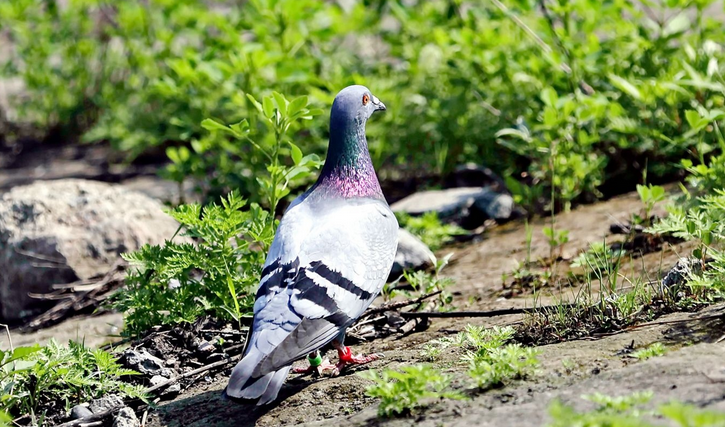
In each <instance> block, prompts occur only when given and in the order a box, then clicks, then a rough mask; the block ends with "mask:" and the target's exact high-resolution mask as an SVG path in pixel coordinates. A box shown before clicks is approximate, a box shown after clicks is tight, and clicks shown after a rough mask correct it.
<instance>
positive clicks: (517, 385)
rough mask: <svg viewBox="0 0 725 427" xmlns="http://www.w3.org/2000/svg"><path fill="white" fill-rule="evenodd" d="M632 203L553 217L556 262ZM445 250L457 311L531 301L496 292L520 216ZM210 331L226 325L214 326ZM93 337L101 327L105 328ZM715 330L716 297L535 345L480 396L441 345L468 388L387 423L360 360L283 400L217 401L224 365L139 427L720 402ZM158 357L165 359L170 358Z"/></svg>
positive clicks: (638, 267) (634, 263) (659, 257)
mask: <svg viewBox="0 0 725 427" xmlns="http://www.w3.org/2000/svg"><path fill="white" fill-rule="evenodd" d="M640 208H641V205H640V202H639V199H638V197H637V195H636V194H627V195H624V196H621V197H617V198H614V199H612V200H609V201H606V202H602V203H598V204H595V205H590V206H583V207H580V208H578V209H575V210H574V211H572V212H571V213H568V214H563V215H560V216H559V217H558V224H560V227H562V228H566V229H568V230H569V231H570V234H569V238H570V241H569V243H567V244H566V245H565V246H564V248H563V250H562V253H561V258H562V259H563V260H564V261H562V262H561V265H567V264H568V261H567V260H568V259H570V258H572V257H573V256H575V255H576V253H578V252H579V251H581V250H583V249H585V248H586V247H587V246H588V244H589V243H591V242H598V241H602V239H603V238H605V237H606V238H607V241H608V242H611V241H613V239H615V240H616V236H612V235H611V233H610V224H612V223H624V222H626V220H627V219H628V218H629V217H630V215H631V214H632V213H635V212H638V211H639V209H640ZM545 225H546V221H545V220H541V221H538V222H535V223H534V224H533V229H534V230H533V235H532V236H533V238H532V241H531V244H530V250H531V254H532V255H531V256H532V259H539V258H546V257H548V256H549V245H548V243H547V242H546V240H545V238H544V237H543V234H542V232H541V229H542V227H544V226H545ZM448 252H453V253H454V255H453V258H452V262H451V265H449V266H448V267H447V268H446V269H445V270H444V275H447V276H450V277H453V278H455V280H456V285H455V286H454V287H453V288H452V291H453V292H454V304H455V305H456V309H457V310H495V309H503V308H512V307H531V306H532V305H533V304H534V302H533V299H532V297H531V293H530V291H527V289H525V288H523V289H521V290H520V291H519V292H517V296H514V297H509V298H506V297H504V296H509V295H511V294H510V293H507V292H506V290H505V289H504V277H503V276H504V275H505V274H506V273H511V272H512V271H513V270H514V269H516V267H517V265H518V263H519V262H521V261H522V260H523V259H524V258H525V257H526V255H527V252H528V249H527V245H526V241H525V231H524V226H523V224H522V223H520V222H513V223H509V224H507V225H504V226H500V227H497V228H494V229H493V230H491V231H488V232H486V233H484V234H483V235H482V237H481V241H479V242H476V243H467V244H460V245H458V246H455V247H453V248H450V247H449V248H445V249H443V250H442V251H440V253H439V255H442V254H445V253H448ZM688 252H689V248H688V245H687V244H674V245H670V244H666V243H665V244H663V245H662V246H661V250H659V251H654V252H651V253H649V254H646V255H644V256H643V257H634V258H632V259H630V260H628V261H626V262H625V264H624V265H623V267H622V268H621V271H622V272H623V274H624V275H625V276H628V277H635V276H638V275H642V274H643V273H644V274H646V275H647V276H649V277H652V278H653V280H656V279H657V278H659V277H662V274H663V273H664V272H666V271H667V270H669V268H670V267H671V266H672V265H673V264H674V263H675V262H676V260H677V259H678V258H679V256H680V255H683V254H686V253H688ZM643 266H646V268H645V267H643ZM643 269H645V270H646V271H643ZM507 280H508V279H507ZM578 291H579V288H577V287H571V286H563V285H561V284H558V285H556V286H552V287H550V288H548V289H544V290H543V292H542V296H541V297H540V299H539V301H538V303H539V304H548V303H550V302H553V301H556V300H558V299H560V298H562V297H563V298H565V299H571V298H572V297H573V296H574V295H576V294H577V292H578ZM378 303H380V301H378ZM108 319H109V320H113V319H115V318H108ZM521 319H522V318H521V316H520V315H508V316H499V317H492V318H485V319H484V318H455V319H438V320H434V321H433V322H432V323H431V325H430V327H429V328H428V329H427V330H425V331H422V332H414V333H410V334H408V335H406V336H403V337H400V336H391V337H388V338H385V339H378V340H373V341H371V342H367V343H362V344H358V345H356V346H355V350H356V351H362V352H383V353H384V354H385V356H386V357H385V358H384V359H382V360H380V361H376V362H374V363H372V364H371V365H369V366H368V367H369V368H372V369H380V368H383V367H391V368H397V367H401V366H404V365H407V364H412V363H418V362H422V361H423V359H422V357H421V354H420V352H421V349H422V347H423V345H424V344H425V343H428V342H430V341H431V340H433V339H436V338H440V337H444V336H450V335H451V334H455V333H457V332H459V331H461V330H462V329H463V328H464V327H465V325H466V324H469V323H472V324H477V325H486V326H490V325H514V324H517V323H518V322H521ZM105 320H106V319H105V318H104V321H105ZM99 323H100V321H99V319H95V318H94V319H85V320H83V319H80V320H79V319H75V320H71V322H70V323H68V322H66V323H64V324H61V325H59V326H56V329H55V330H54V331H53V332H52V333H54V334H58V333H60V331H62V330H63V328H64V325H70V326H68V327H67V328H66V332H67V333H69V335H68V337H69V338H73V337H74V334H81V335H82V334H83V333H84V332H83V331H85V330H86V328H87V327H88V325H98V324H99ZM216 327H217V328H222V329H223V326H222V325H217V326H216ZM208 329H209V327H207V330H208ZM212 329H213V328H212ZM91 334H95V335H102V334H103V331H97V332H92V333H91ZM723 334H725V305H724V304H720V305H714V306H710V307H707V308H705V309H703V310H700V311H698V312H693V313H673V314H669V315H665V316H662V317H659V318H657V319H655V320H653V321H652V322H649V323H647V324H642V325H638V326H636V327H630V328H628V329H625V330H623V331H620V332H617V333H603V334H599V335H597V336H595V337H591V338H588V339H579V340H574V341H568V342H563V343H556V344H549V345H544V346H540V347H539V350H540V351H541V353H540V355H539V357H538V359H539V361H540V368H539V371H538V373H537V374H536V375H535V376H533V377H532V378H529V379H527V380H525V381H518V382H514V383H511V384H509V385H507V386H506V387H503V388H499V389H495V390H490V391H487V392H483V393H479V392H476V391H475V390H473V389H472V388H471V386H470V385H469V384H468V382H467V379H466V376H465V370H466V368H465V366H463V365H460V364H459V363H457V358H454V357H453V355H451V354H446V353H444V354H443V356H442V357H441V358H440V359H439V360H438V361H437V362H434V364H435V365H436V366H437V367H438V368H440V369H441V370H443V371H444V372H448V373H450V374H452V375H453V376H454V378H455V381H454V387H455V388H457V389H459V390H463V391H466V392H467V393H468V394H469V395H470V399H469V400H464V401H456V400H443V401H438V402H430V403H431V405H430V406H429V407H428V408H426V409H425V410H423V411H421V412H420V413H419V414H417V415H416V416H413V417H404V418H395V419H389V420H382V419H379V418H378V417H377V416H376V402H375V400H374V399H372V398H369V397H366V396H365V393H364V390H365V387H366V384H368V383H367V381H366V380H363V379H362V378H360V377H358V376H357V375H355V372H356V371H359V370H362V369H367V368H368V367H365V368H357V369H354V370H352V371H350V372H345V373H343V375H341V376H339V377H336V378H322V379H311V378H309V377H306V378H291V379H290V380H289V382H288V384H287V385H286V386H285V387H284V388H283V391H282V395H281V397H280V400H279V402H278V403H276V404H275V405H273V406H270V407H264V408H257V407H250V406H246V405H240V404H236V403H233V402H230V401H227V400H224V399H222V397H221V391H222V390H223V388H224V386H225V384H226V377H227V375H228V373H229V372H228V371H229V370H230V369H227V370H226V371H224V372H220V373H218V374H210V375H207V374H199V375H196V376H194V377H193V380H190V381H188V382H186V383H185V387H188V388H186V389H185V390H182V391H181V392H180V393H179V394H173V393H172V394H167V395H166V396H162V398H161V399H160V400H159V401H158V402H157V407H156V408H154V409H150V410H149V411H148V413H147V414H146V425H149V426H205V427H207V426H241V425H259V426H276V425H340V424H345V425H353V426H370V425H382V424H386V425H413V424H416V425H423V426H439V425H456V426H458V425H462V426H465V425H491V426H498V425H522V426H540V425H543V424H544V423H545V422H546V419H547V418H546V417H547V415H546V414H547V408H548V406H549V404H550V403H551V402H552V401H553V400H554V399H560V400H561V401H563V402H565V403H568V404H572V405H574V406H575V407H577V408H579V409H586V408H588V407H590V406H591V403H588V402H587V401H585V400H583V399H581V395H584V394H590V393H593V392H600V393H604V394H608V395H624V394H629V393H631V392H633V391H639V390H652V391H654V398H653V402H652V404H656V403H660V402H665V401H667V400H670V399H677V400H680V401H684V402H688V403H692V404H695V405H697V406H701V407H708V408H713V409H718V410H725V341H724V340H722V339H721V337H722V336H723ZM47 336H48V332H47V331H40V332H39V333H35V335H17V336H16V340H17V341H21V342H32V341H33V340H42V339H43V338H45V337H47ZM179 336H181V335H179ZM97 338H98V337H97ZM229 342H230V344H231V345H232V346H233V345H238V344H235V342H234V341H233V340H230V341H229ZM654 342H661V343H663V344H665V345H666V346H667V347H668V348H669V351H668V352H667V353H666V354H665V355H664V356H661V357H656V358H653V359H650V360H647V361H637V360H636V359H634V358H632V357H630V356H629V353H631V351H632V349H638V348H643V347H645V346H647V345H649V344H651V343H654ZM144 345H145V344H144ZM193 345H194V346H197V347H198V346H199V343H197V342H194V343H193ZM135 348H136V347H135ZM210 354H211V353H210ZM166 357H168V358H172V356H170V355H166ZM199 357H200V356H199V354H197V353H193V352H192V353H188V352H187V353H184V354H183V355H182V358H187V359H191V360H193V361H194V362H195V363H198V364H199V365H203V364H204V363H208V361H209V360H211V359H208V360H202V359H200V358H199ZM204 357H211V356H204ZM328 357H330V358H334V357H335V355H334V353H333V352H329V353H328ZM172 359H173V358H172ZM167 362H168V360H167ZM175 362H178V361H176V360H172V362H171V363H167V364H168V365H169V366H171V365H173V363H175ZM140 412H143V411H140ZM139 416H140V417H142V416H143V414H141V413H140V414H139Z"/></svg>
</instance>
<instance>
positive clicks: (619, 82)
mask: <svg viewBox="0 0 725 427" xmlns="http://www.w3.org/2000/svg"><path fill="white" fill-rule="evenodd" d="M609 81H610V82H611V83H612V85H613V86H614V87H616V88H617V89H619V90H621V91H622V92H624V93H626V94H628V95H629V96H631V97H632V98H634V99H636V100H638V101H639V100H641V99H642V94H641V93H640V92H639V89H637V88H636V87H635V86H634V85H633V84H632V83H630V82H628V81H627V80H625V79H623V78H622V77H619V76H617V75H614V74H609Z"/></svg>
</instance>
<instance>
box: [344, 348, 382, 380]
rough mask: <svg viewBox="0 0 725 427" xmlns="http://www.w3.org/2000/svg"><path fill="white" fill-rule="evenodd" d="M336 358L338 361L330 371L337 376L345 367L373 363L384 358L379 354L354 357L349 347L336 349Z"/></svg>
mask: <svg viewBox="0 0 725 427" xmlns="http://www.w3.org/2000/svg"><path fill="white" fill-rule="evenodd" d="M337 357H339V358H340V361H339V362H338V363H337V365H335V369H334V370H332V375H333V376H335V375H339V374H340V372H342V370H343V368H345V366H347V365H364V364H366V363H370V362H373V361H375V360H378V359H382V358H383V357H384V356H383V355H382V354H381V353H372V354H368V355H367V356H363V355H362V354H358V355H357V356H355V355H354V354H352V350H350V347H341V348H338V349H337Z"/></svg>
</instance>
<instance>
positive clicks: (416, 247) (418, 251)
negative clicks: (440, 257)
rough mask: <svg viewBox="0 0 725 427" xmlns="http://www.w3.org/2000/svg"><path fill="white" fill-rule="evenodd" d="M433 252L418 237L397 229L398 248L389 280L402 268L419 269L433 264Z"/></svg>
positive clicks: (401, 272)
mask: <svg viewBox="0 0 725 427" xmlns="http://www.w3.org/2000/svg"><path fill="white" fill-rule="evenodd" d="M434 259H435V256H434V255H433V252H432V251H431V250H430V249H429V248H428V246H426V244H425V243H423V242H422V241H421V240H420V239H419V238H417V237H415V236H414V235H412V234H411V233H410V232H409V231H408V230H406V229H404V228H400V229H398V250H397V252H396V253H395V262H394V263H393V268H392V270H391V271H390V275H389V280H395V279H397V278H398V276H400V275H401V274H403V270H420V269H422V268H427V267H430V266H432V265H433V260H434Z"/></svg>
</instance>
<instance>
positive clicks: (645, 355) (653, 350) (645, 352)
mask: <svg viewBox="0 0 725 427" xmlns="http://www.w3.org/2000/svg"><path fill="white" fill-rule="evenodd" d="M666 352H667V348H666V347H665V346H664V345H663V344H662V343H659V342H656V343H654V344H652V345H650V346H649V347H647V348H643V349H640V350H637V351H635V352H634V353H632V357H634V358H636V359H639V360H647V359H650V358H652V357H658V356H663V355H664V354H665V353H666Z"/></svg>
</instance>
